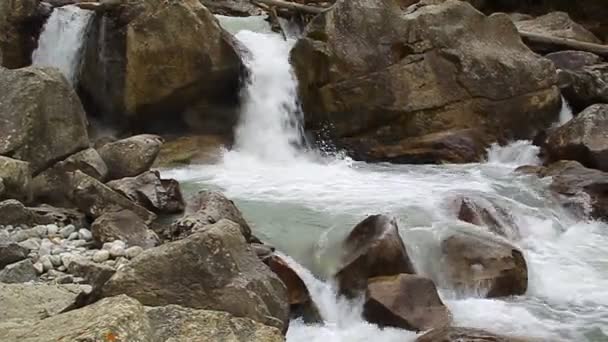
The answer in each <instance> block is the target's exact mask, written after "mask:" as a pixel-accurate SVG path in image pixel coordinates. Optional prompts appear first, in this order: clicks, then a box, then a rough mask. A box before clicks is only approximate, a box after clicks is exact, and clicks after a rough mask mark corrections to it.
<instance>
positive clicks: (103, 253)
mask: <svg viewBox="0 0 608 342" xmlns="http://www.w3.org/2000/svg"><path fill="white" fill-rule="evenodd" d="M108 259H110V251H107V250H100V251H97V252H95V254H93V261H95V262H99V263H101V262H104V261H106V260H108Z"/></svg>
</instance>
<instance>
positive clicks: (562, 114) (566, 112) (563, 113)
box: [556, 96, 574, 126]
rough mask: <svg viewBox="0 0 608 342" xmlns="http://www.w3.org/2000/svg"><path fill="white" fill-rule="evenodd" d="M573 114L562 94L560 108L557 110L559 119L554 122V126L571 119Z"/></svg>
mask: <svg viewBox="0 0 608 342" xmlns="http://www.w3.org/2000/svg"><path fill="white" fill-rule="evenodd" d="M573 117H574V115H573V114H572V108H571V107H570V104H569V103H568V101H567V100H566V99H565V98H564V97H563V96H562V108H561V109H560V111H559V121H558V122H557V123H556V126H561V125H563V124H565V123H566V122H568V121H570V120H572V118H573Z"/></svg>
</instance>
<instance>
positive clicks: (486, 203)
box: [454, 196, 519, 239]
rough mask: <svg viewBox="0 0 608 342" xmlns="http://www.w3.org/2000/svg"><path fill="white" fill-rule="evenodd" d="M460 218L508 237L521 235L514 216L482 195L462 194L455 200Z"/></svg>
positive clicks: (514, 237)
mask: <svg viewBox="0 0 608 342" xmlns="http://www.w3.org/2000/svg"><path fill="white" fill-rule="evenodd" d="M454 204H455V208H456V212H457V215H458V219H459V220H461V221H464V222H468V223H471V224H474V225H476V226H480V227H486V228H488V230H489V231H490V232H492V233H495V234H497V235H500V236H502V237H505V238H507V239H516V238H518V237H519V228H518V227H517V224H516V223H515V220H514V218H513V217H512V216H511V214H510V213H509V212H508V211H507V210H506V209H505V208H502V207H500V206H498V205H497V204H495V203H493V202H492V201H490V200H487V199H485V198H481V197H475V198H471V197H466V196H461V197H458V198H456V199H455V200H454Z"/></svg>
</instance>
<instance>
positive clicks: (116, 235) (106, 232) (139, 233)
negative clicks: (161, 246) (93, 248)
mask: <svg viewBox="0 0 608 342" xmlns="http://www.w3.org/2000/svg"><path fill="white" fill-rule="evenodd" d="M91 232H92V233H93V240H94V241H95V242H96V243H97V245H98V246H101V245H103V244H104V243H106V242H113V241H116V240H121V241H123V242H125V243H126V244H127V245H129V246H140V247H142V248H151V247H154V246H156V245H158V242H159V241H158V236H156V234H155V233H154V232H153V231H151V230H150V229H148V226H147V225H146V222H144V220H143V219H142V218H141V217H139V216H137V215H136V214H135V213H134V212H132V211H130V210H119V211H111V212H106V213H104V214H103V215H101V216H99V217H98V218H97V219H96V220H95V222H93V224H92V225H91Z"/></svg>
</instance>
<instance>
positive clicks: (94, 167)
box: [32, 148, 108, 206]
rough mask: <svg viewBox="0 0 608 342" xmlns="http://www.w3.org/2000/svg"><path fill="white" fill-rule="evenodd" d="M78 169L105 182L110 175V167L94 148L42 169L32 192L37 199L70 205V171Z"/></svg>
mask: <svg viewBox="0 0 608 342" xmlns="http://www.w3.org/2000/svg"><path fill="white" fill-rule="evenodd" d="M76 170H80V171H82V172H83V173H84V174H86V175H88V176H91V177H93V178H95V179H96V180H98V181H101V182H103V181H104V180H105V179H106V177H107V176H108V168H107V166H106V163H105V162H104V161H103V159H101V156H100V155H99V153H97V151H96V150H95V149H93V148H89V149H86V150H83V151H80V152H78V153H75V154H73V155H71V156H69V157H68V158H66V159H65V160H62V161H60V162H58V163H56V164H55V165H53V166H52V167H50V168H48V169H46V170H44V171H42V173H40V174H39V175H38V176H36V177H34V179H33V181H32V192H33V193H34V198H35V199H36V200H37V201H40V202H44V203H50V204H55V205H63V206H69V203H70V199H69V198H66V189H67V188H68V187H69V180H70V175H69V173H70V172H74V171H76Z"/></svg>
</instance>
